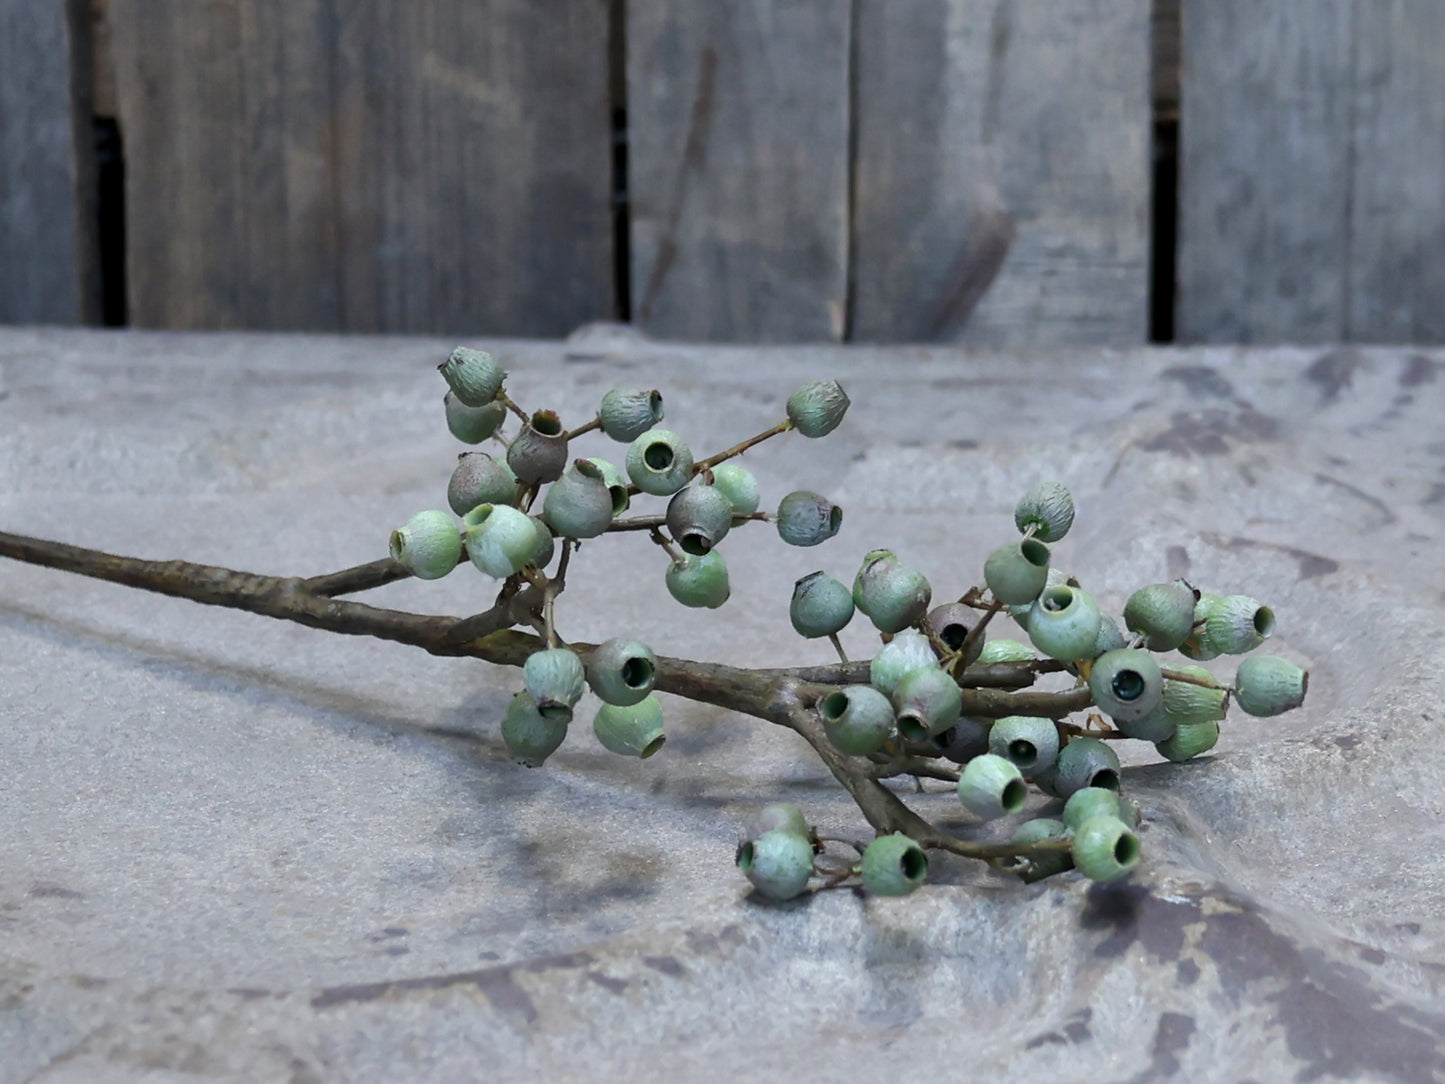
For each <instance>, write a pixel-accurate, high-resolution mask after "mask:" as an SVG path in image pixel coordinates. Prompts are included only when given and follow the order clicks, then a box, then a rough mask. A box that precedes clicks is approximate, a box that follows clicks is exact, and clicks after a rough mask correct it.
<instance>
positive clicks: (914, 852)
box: [861, 832, 928, 896]
mask: <svg viewBox="0 0 1445 1084" xmlns="http://www.w3.org/2000/svg"><path fill="white" fill-rule="evenodd" d="M861 870H862V874H863V888H864V890H865V891H867V892H871V893H872V894H873V895H875V896H906V895H908V894H909V893H910V892H912V891H913V890H914V889H916V888H917V887H918V886H919V885H921V884H922V883H923V882H924V881H926V880H928V854H927V852H925V851H924V849H923V848H922V847H920V846H919V845H918V844H917V843H915V842H914V841H913V840H911V839H909V838H908V837H907V836H905V835H904V834H903V833H902V832H894V833H893V834H892V835H889V836H879V837H878V838H877V839H875V840H874V841H873V842H872V843H870V844H868V846H867V848H866V849H865V850H864V851H863V863H862V867H861Z"/></svg>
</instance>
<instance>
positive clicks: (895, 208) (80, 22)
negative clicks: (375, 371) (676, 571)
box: [0, 0, 1445, 347]
mask: <svg viewBox="0 0 1445 1084" xmlns="http://www.w3.org/2000/svg"><path fill="white" fill-rule="evenodd" d="M594 320H619V321H625V322H630V323H632V324H634V325H636V326H637V327H638V328H639V329H640V330H642V331H644V332H646V333H647V334H649V335H652V336H654V337H657V338H668V339H690V340H707V341H721V342H741V343H748V342H836V341H864V342H882V343H887V342H963V343H969V344H974V345H981V346H1003V347H1035V346H1038V347H1051V346H1064V347H1068V346H1090V345H1117V346H1128V345H1133V344H1139V343H1144V342H1150V341H1153V342H1187V343H1198V342H1217V343H1275V342H1302V343H1317V342H1377V343H1382V342H1390V343H1400V342H1418V343H1440V342H1445V3H1441V0H746V2H744V0H727V2H721V0H666V2H664V0H0V323H9V324H37V323H38V324H59V325H85V324H102V325H109V326H135V327H146V328H186V329H227V330H234V329H255V330H304V331H346V332H407V333H411V332H415V333H429V334H446V335H452V336H549V337H552V336H562V335H566V334H567V333H569V332H570V331H572V330H574V329H575V328H577V327H578V326H579V325H582V324H584V323H587V322H590V321H594Z"/></svg>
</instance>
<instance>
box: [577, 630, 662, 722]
mask: <svg viewBox="0 0 1445 1084" xmlns="http://www.w3.org/2000/svg"><path fill="white" fill-rule="evenodd" d="M656 669H657V656H655V655H654V654H653V653H652V648H650V647H648V646H647V645H646V644H644V643H643V642H642V641H641V640H633V639H630V638H628V637H624V636H615V637H613V638H612V639H611V640H608V641H606V642H605V643H601V644H598V645H597V647H596V649H594V650H593V652H592V654H591V656H589V657H588V659H587V684H588V685H590V686H591V687H592V691H593V692H594V693H596V694H597V695H598V696H599V697H601V698H602V700H603V702H605V703H608V704H616V705H617V706H618V707H627V706H628V705H630V704H636V703H637V702H638V701H639V700H642V699H644V698H646V696H647V694H648V693H650V692H652V682H653V677H654V673H655V671H656Z"/></svg>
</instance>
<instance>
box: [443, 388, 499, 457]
mask: <svg viewBox="0 0 1445 1084" xmlns="http://www.w3.org/2000/svg"><path fill="white" fill-rule="evenodd" d="M442 405H443V407H445V409H446V413H447V428H448V429H450V430H451V434H452V436H454V437H456V438H457V440H459V441H461V442H462V443H463V444H480V443H481V442H482V441H484V440H486V439H487V438H488V437H490V436H491V435H492V434H493V433H495V432H496V431H497V430H498V429H499V428H501V425H502V422H503V420H504V419H505V418H506V417H507V408H506V407H504V406H503V405H502V404H501V403H498V402H496V401H493V402H490V403H484V404H483V405H482V406H479V407H469V406H467V404H466V403H464V402H462V401H461V400H460V399H458V398H457V393H456V392H454V391H449V392H447V394H446V398H445V399H443V400H442Z"/></svg>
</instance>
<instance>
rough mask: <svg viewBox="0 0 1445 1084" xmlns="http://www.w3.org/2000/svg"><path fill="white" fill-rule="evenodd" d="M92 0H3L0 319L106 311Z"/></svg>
mask: <svg viewBox="0 0 1445 1084" xmlns="http://www.w3.org/2000/svg"><path fill="white" fill-rule="evenodd" d="M85 18H86V12H85V5H84V4H83V3H76V2H74V0H0V323H3V324H11V323H14V324H21V323H30V324H78V323H86V322H89V321H93V320H94V319H95V318H96V316H97V314H98V312H99V298H100V288H99V279H98V271H97V263H96V250H95V221H94V219H95V214H94V203H93V199H94V193H93V187H94V175H93V166H94V163H93V158H92V148H91V130H90V106H89V102H88V87H89V81H90V73H89V70H88V69H89V54H88V52H87V51H86V49H85V35H84V33H83V28H84V25H85V23H84V19H85Z"/></svg>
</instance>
